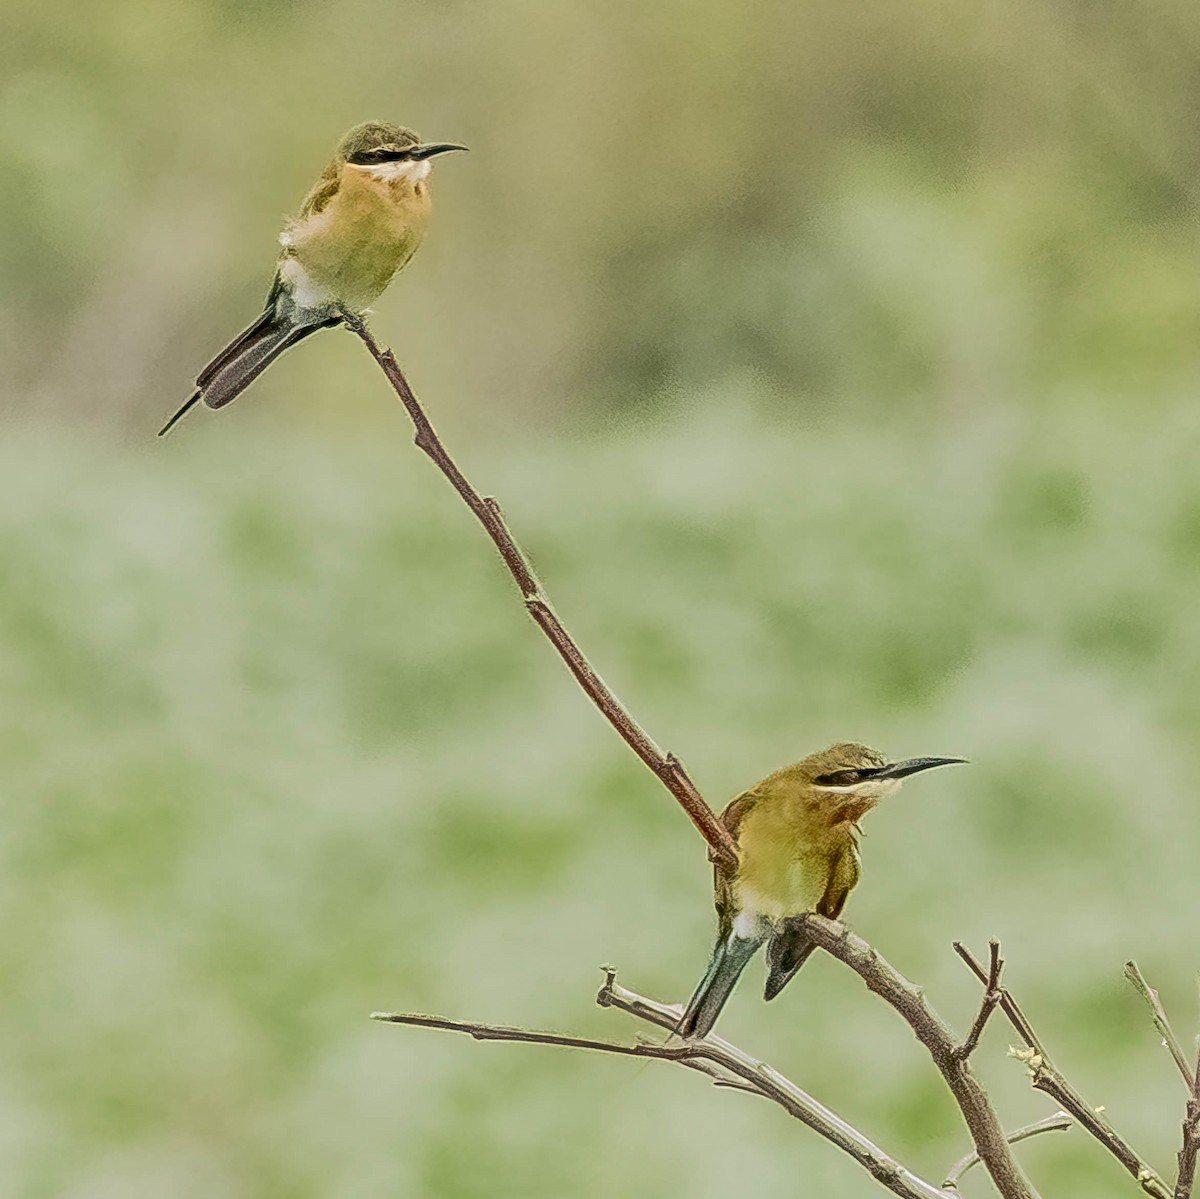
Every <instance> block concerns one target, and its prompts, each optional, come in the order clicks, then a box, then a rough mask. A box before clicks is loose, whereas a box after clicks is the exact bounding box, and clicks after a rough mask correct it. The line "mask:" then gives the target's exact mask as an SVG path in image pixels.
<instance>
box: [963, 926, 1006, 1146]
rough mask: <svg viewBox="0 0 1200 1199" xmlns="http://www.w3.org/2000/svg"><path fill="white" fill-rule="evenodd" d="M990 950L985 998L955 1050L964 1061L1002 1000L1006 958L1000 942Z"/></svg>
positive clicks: (994, 944)
mask: <svg viewBox="0 0 1200 1199" xmlns="http://www.w3.org/2000/svg"><path fill="white" fill-rule="evenodd" d="M988 950H989V953H990V954H991V958H990V960H989V962H988V976H987V983H986V985H985V986H984V991H983V999H982V1000H981V1001H980V1004H979V1011H978V1012H977V1013H976V1016H975V1022H974V1023H973V1024H972V1025H971V1031H970V1032H969V1033H967V1039H966V1040H965V1041H963V1043H962V1044H961V1045H959V1047H958V1048H957V1049H956V1050H955V1053H956V1054H957V1056H958V1057H959V1058H961V1059H962V1060H963V1061H966V1059H967V1058H969V1057H970V1056H971V1054H972V1053H974V1052H975V1049H976V1046H978V1044H979V1038H980V1037H981V1036H983V1030H984V1028H985V1027H986V1026H987V1022H988V1019H989V1018H990V1016H991V1014H992V1013H993V1012H994V1011H995V1010H996V1005H997V1004H998V1003H999V1002H1000V997H1001V991H1000V974H1001V971H1003V969H1004V959H1003V958H1001V956H1000V942H999V941H991V942H989V943H988ZM1009 1143H1010V1144H1011V1143H1012V1137H1009Z"/></svg>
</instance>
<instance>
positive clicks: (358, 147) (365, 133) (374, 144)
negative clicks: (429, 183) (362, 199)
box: [337, 121, 467, 182]
mask: <svg viewBox="0 0 1200 1199" xmlns="http://www.w3.org/2000/svg"><path fill="white" fill-rule="evenodd" d="M466 148H467V147H466V146H459V145H455V144H454V143H452V142H423V141H421V139H420V138H419V137H418V136H417V135H416V134H415V133H414V132H413V131H412V130H411V129H405V128H404V126H403V125H390V124H388V122H386V121H365V122H364V123H363V124H361V125H355V126H354V128H353V129H351V130H350V131H349V132H348V133H347V134H346V135H345V137H343V138H342V140H341V143H340V144H339V145H338V151H337V153H338V158H339V159H340V160H341V161H342V162H344V163H346V164H348V165H349V166H352V167H357V168H359V169H361V170H365V171H370V172H371V173H372V174H375V175H380V176H382V177H384V178H395V177H398V176H408V177H409V178H411V179H412V180H413V182H420V180H422V179H424V178H425V177H426V176H427V175H428V174H429V171H430V167H431V163H430V159H432V158H436V157H437V156H438V155H439V154H448V153H449V152H450V151H451V150H465V149H466Z"/></svg>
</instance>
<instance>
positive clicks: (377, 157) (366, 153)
mask: <svg viewBox="0 0 1200 1199" xmlns="http://www.w3.org/2000/svg"><path fill="white" fill-rule="evenodd" d="M411 157H412V152H411V151H409V150H362V151H360V152H359V153H358V154H351V155H350V157H349V158H348V159H347V160H346V161H347V162H350V163H353V164H354V165H355V166H358V167H365V166H374V165H375V164H376V163H380V162H404V161H406V160H407V159H410V158H411Z"/></svg>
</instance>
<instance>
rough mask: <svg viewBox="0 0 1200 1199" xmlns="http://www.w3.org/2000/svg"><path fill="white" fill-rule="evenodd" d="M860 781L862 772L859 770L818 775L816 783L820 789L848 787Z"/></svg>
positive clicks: (835, 771) (836, 771)
mask: <svg viewBox="0 0 1200 1199" xmlns="http://www.w3.org/2000/svg"><path fill="white" fill-rule="evenodd" d="M861 779H862V772H861V771H859V770H834V771H832V772H831V773H829V774H822V775H819V776H818V778H817V780H816V781H817V784H818V785H819V786H822V787H848V786H850V784H851V783H857V782H859V781H860V780H861Z"/></svg>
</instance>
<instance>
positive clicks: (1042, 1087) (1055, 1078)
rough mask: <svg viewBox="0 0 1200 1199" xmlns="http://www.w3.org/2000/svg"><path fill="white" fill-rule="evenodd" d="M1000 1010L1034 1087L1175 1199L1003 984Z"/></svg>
mask: <svg viewBox="0 0 1200 1199" xmlns="http://www.w3.org/2000/svg"><path fill="white" fill-rule="evenodd" d="M954 950H955V952H956V953H957V954H958V956H959V957H960V958H962V960H963V961H964V962H966V964H967V966H968V968H969V969H970V970H971V972H972V973H973V974H974V975H975V977H976V978H977V979H979V981H980V982H981V983H983V984H984V985H985V986H986V985H987V982H988V972H987V971H986V970H985V969H984V968H983V966H981V965H980V963H979V962H978V961H977V960H976V958H975V955H974V954H972V953H971V951H970V950H969V949H967V947H966V946H965V945H963V944H962V943H961V942H958V941H955V943H954ZM1000 1010H1001V1011H1002V1012H1003V1013H1004V1014H1005V1016H1007V1017H1008V1021H1009V1023H1010V1024H1011V1025H1012V1026H1013V1028H1014V1029H1015V1030H1016V1033H1017V1035H1018V1036H1019V1037H1020V1038H1021V1040H1022V1041H1024V1042H1025V1046H1026V1048H1025V1050H1024V1051H1018V1052H1015V1053H1014V1056H1015V1057H1018V1058H1019V1059H1020V1060H1021V1061H1023V1062H1024V1063H1025V1065H1026V1067H1027V1068H1028V1070H1029V1078H1030V1082H1031V1083H1032V1085H1033V1087H1034V1089H1035V1090H1038V1091H1041V1092H1043V1093H1044V1094H1046V1095H1049V1096H1050V1098H1051V1099H1053V1100H1054V1101H1055V1103H1057V1104H1058V1105H1059V1107H1061V1108H1064V1109H1065V1110H1066V1111H1067V1112H1069V1113H1070V1114H1071V1115H1072V1116H1074V1118H1075V1120H1076V1121H1077V1122H1078V1124H1079V1125H1080V1127H1081V1128H1085V1129H1086V1130H1087V1131H1088V1132H1089V1133H1091V1135H1092V1136H1093V1137H1095V1138H1096V1140H1098V1141H1099V1142H1100V1143H1101V1144H1102V1145H1103V1146H1104V1147H1105V1148H1106V1149H1107V1150H1108V1151H1109V1153H1111V1154H1112V1155H1113V1157H1115V1158H1116V1159H1117V1161H1119V1162H1120V1163H1121V1165H1122V1166H1124V1167H1125V1169H1126V1170H1128V1171H1129V1173H1130V1174H1132V1175H1133V1177H1134V1178H1135V1179H1136V1180H1137V1183H1138V1185H1139V1186H1140V1187H1141V1188H1142V1190H1143V1191H1145V1193H1146V1194H1147V1195H1150V1196H1152V1197H1153V1199H1173V1197H1172V1194H1171V1189H1170V1188H1169V1187H1168V1186H1167V1184H1166V1183H1165V1182H1164V1181H1163V1179H1162V1177H1161V1176H1160V1175H1159V1174H1158V1172H1157V1171H1156V1170H1154V1168H1153V1167H1152V1166H1150V1165H1149V1164H1148V1163H1147V1162H1146V1161H1145V1159H1144V1158H1142V1157H1141V1156H1140V1154H1138V1153H1137V1152H1135V1150H1134V1149H1133V1147H1132V1146H1131V1145H1130V1144H1129V1142H1128V1141H1126V1140H1125V1139H1124V1138H1123V1137H1121V1136H1120V1134H1119V1133H1118V1132H1117V1131H1116V1130H1115V1129H1114V1128H1113V1127H1112V1125H1111V1124H1109V1122H1108V1121H1107V1120H1106V1119H1105V1118H1104V1115H1103V1111H1104V1109H1103V1108H1094V1107H1092V1106H1091V1105H1090V1104H1088V1103H1086V1102H1084V1100H1083V1097H1082V1096H1081V1095H1080V1094H1079V1092H1078V1091H1076V1090H1075V1088H1074V1087H1072V1086H1071V1084H1070V1083H1069V1082H1067V1080H1066V1078H1064V1077H1063V1075H1062V1074H1061V1073H1060V1072H1059V1071H1058V1069H1057V1068H1056V1067H1055V1066H1054V1064H1053V1062H1051V1060H1050V1055H1049V1054H1048V1053H1047V1052H1046V1049H1045V1046H1044V1045H1043V1044H1042V1042H1041V1040H1040V1039H1039V1038H1038V1035H1037V1034H1036V1033H1035V1032H1034V1031H1033V1026H1032V1025H1031V1024H1030V1023H1029V1021H1028V1020H1027V1019H1026V1018H1025V1014H1024V1012H1022V1011H1021V1009H1020V1007H1018V1006H1017V1002H1016V1000H1015V999H1013V997H1012V995H1011V994H1009V991H1008V988H1007V987H1001V988H1000Z"/></svg>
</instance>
